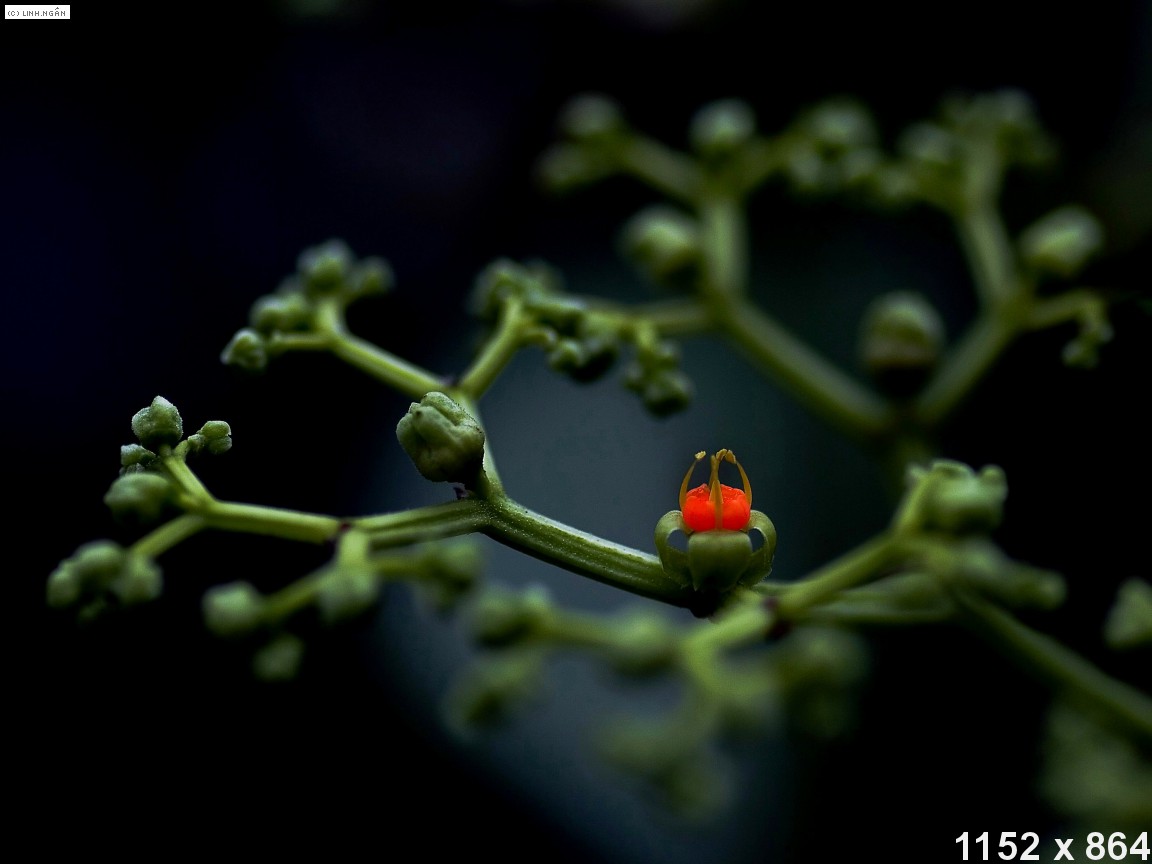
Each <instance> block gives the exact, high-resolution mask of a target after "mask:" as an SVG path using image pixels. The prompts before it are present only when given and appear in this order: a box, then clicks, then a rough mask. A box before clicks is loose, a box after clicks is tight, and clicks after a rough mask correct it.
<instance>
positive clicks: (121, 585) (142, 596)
mask: <svg viewBox="0 0 1152 864" xmlns="http://www.w3.org/2000/svg"><path fill="white" fill-rule="evenodd" d="M141 476H147V475H141ZM111 587H112V593H113V594H115V595H116V596H117V597H118V598H119V599H120V602H121V603H122V604H124V605H125V606H135V605H136V604H138V603H147V602H148V601H149V600H155V599H156V598H157V597H159V596H160V594H161V592H162V591H163V590H164V577H163V574H162V573H161V571H160V567H159V566H158V565H157V564H156V562H155V561H153V560H152V559H151V558H145V557H143V556H141V555H129V556H127V560H126V561H125V562H124V567H123V569H121V571H120V574H119V576H118V577H117V578H116V580H115V581H114V582H113V583H112V586H111Z"/></svg>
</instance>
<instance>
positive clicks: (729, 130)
mask: <svg viewBox="0 0 1152 864" xmlns="http://www.w3.org/2000/svg"><path fill="white" fill-rule="evenodd" d="M755 134H756V116H755V115H754V114H753V113H752V108H751V106H749V105H748V103H747V102H744V101H742V100H740V99H723V100H721V101H718V102H712V103H711V104H709V105H705V106H704V107H703V108H701V109H700V110H699V111H697V112H696V114H695V116H693V118H692V125H691V128H690V129H689V133H688V137H689V140H691V142H692V149H693V150H695V151H696V152H697V153H699V154H700V155H701V156H704V157H706V158H714V157H722V156H726V155H729V154H731V153H733V152H734V151H736V150H738V149H739V148H740V147H743V146H744V145H745V144H747V143H748V141H750V140H751V138H752V136H753V135H755Z"/></svg>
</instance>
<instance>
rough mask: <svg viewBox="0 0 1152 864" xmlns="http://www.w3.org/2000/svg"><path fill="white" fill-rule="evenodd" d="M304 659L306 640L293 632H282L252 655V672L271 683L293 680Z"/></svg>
mask: <svg viewBox="0 0 1152 864" xmlns="http://www.w3.org/2000/svg"><path fill="white" fill-rule="evenodd" d="M303 659H304V641H303V640H302V639H300V638H299V637H297V636H293V635H292V634H291V633H281V634H280V635H279V636H277V637H276V638H275V639H273V640H272V641H271V642H269V643H268V644H267V645H265V646H264V647H263V648H261V649H260V650H259V651H257V652H256V654H255V655H254V656H253V657H252V674H253V675H255V676H256V677H257V678H259V679H260V680H261V681H268V682H270V683H274V682H280V681H291V680H292V679H293V678H295V677H296V675H297V673H298V672H299V671H300V662H301V661H302V660H303Z"/></svg>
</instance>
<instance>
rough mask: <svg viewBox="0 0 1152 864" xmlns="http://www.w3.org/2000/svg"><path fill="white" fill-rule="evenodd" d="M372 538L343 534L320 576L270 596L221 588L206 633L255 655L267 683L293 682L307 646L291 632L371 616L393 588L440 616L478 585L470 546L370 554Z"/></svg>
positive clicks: (212, 595)
mask: <svg viewBox="0 0 1152 864" xmlns="http://www.w3.org/2000/svg"><path fill="white" fill-rule="evenodd" d="M370 553H371V538H370V536H369V534H368V533H367V532H364V531H360V530H357V529H355V528H350V529H349V530H347V531H345V532H344V533H343V534H341V535H340V540H339V545H338V547H337V553H336V556H335V557H334V558H333V560H332V561H331V562H330V563H329V564H327V565H325V566H324V567H321V568H320V569H319V570H316V571H314V572H313V573H311V574H309V575H308V576H305V577H303V578H301V579H299V580H297V581H296V582H293V583H291V584H289V585H287V586H285V587H284V588H282V589H280V590H279V591H276V592H274V593H272V594H264V593H262V592H261V591H259V590H258V589H257V588H256V587H255V586H254V585H253V584H252V583H250V582H246V581H238V582H230V583H227V584H224V585H218V586H216V587H214V588H212V589H210V590H209V591H208V592H206V593H205V595H204V598H203V603H202V608H203V614H204V622H205V625H206V627H207V628H208V630H209V631H210V632H211V633H213V634H215V635H216V636H219V637H221V638H224V639H229V640H235V641H238V642H241V643H242V644H244V645H247V646H249V647H251V648H252V649H253V656H252V670H253V673H254V674H255V675H256V677H258V678H261V679H263V680H269V681H272V680H276V681H279V680H288V679H290V678H293V677H295V675H296V672H297V670H298V668H299V665H300V662H301V661H302V659H303V656H304V642H303V640H302V639H300V637H298V636H297V635H296V634H294V633H292V632H291V630H290V629H288V628H289V627H290V626H293V627H294V626H295V624H294V622H297V621H299V620H301V619H306V618H311V619H313V620H315V621H317V622H318V623H319V624H320V625H322V626H324V627H331V626H335V625H339V624H343V623H344V622H347V621H351V620H353V619H355V618H357V617H360V616H362V615H364V614H365V613H367V612H368V611H370V610H371V609H373V608H374V607H375V606H376V603H377V601H378V600H379V598H380V593H381V591H382V589H383V586H384V584H385V583H387V582H399V581H403V582H410V583H412V584H414V585H416V586H418V588H420V589H421V590H423V591H424V593H425V594H426V595H427V596H428V597H429V599H430V600H431V601H432V603H433V604H434V605H435V606H436V607H437V608H439V609H442V610H446V609H448V608H450V607H451V606H453V605H454V604H455V603H456V602H457V601H458V600H459V599H460V598H461V597H462V596H464V595H465V594H466V593H467V592H468V591H469V590H470V589H471V588H472V586H473V584H474V583H475V580H476V574H477V572H478V570H479V569H480V564H481V561H480V555H479V551H478V550H477V548H476V547H475V545H474V544H472V543H470V542H465V541H459V542H452V543H444V542H439V543H427V544H421V545H420V546H417V547H415V548H413V549H410V550H403V551H394V552H389V553H384V554H376V555H372V554H370Z"/></svg>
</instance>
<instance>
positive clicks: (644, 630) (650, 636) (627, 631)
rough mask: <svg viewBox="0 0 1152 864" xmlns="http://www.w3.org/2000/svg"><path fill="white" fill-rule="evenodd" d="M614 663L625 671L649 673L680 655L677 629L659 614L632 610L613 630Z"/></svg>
mask: <svg viewBox="0 0 1152 864" xmlns="http://www.w3.org/2000/svg"><path fill="white" fill-rule="evenodd" d="M610 650H611V658H612V665H613V667H614V668H615V669H616V671H617V672H620V673H622V674H624V675H649V674H651V673H653V672H658V671H660V670H661V669H664V668H666V667H667V666H668V665H669V664H670V663H671V662H672V661H673V660H674V659H675V657H676V631H675V630H674V629H673V628H672V627H671V626H670V625H669V624H668V622H667V620H666V619H665V618H664V617H663V616H662V615H659V614H656V613H654V612H650V611H647V610H641V611H636V612H632V613H629V614H628V615H626V616H625V617H624V619H623V620H621V621H619V622H618V625H617V626H616V627H615V628H614V631H613V644H612V647H611V649H610Z"/></svg>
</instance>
